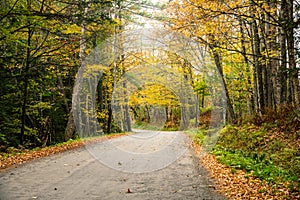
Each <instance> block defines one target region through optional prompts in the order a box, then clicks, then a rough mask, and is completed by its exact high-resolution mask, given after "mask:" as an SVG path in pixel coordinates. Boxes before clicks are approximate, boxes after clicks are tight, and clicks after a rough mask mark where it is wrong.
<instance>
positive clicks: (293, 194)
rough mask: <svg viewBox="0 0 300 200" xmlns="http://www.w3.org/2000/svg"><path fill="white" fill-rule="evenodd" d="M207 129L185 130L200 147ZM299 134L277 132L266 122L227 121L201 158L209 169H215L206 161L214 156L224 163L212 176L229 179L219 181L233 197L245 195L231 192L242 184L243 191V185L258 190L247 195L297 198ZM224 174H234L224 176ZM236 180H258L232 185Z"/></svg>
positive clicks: (299, 169) (299, 164)
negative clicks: (205, 154)
mask: <svg viewBox="0 0 300 200" xmlns="http://www.w3.org/2000/svg"><path fill="white" fill-rule="evenodd" d="M207 132H208V131H207V130H205V129H202V130H201V129H199V130H193V131H188V132H187V134H188V135H189V136H190V137H191V138H192V139H193V141H194V143H195V144H197V145H199V146H200V145H202V148H203V143H205V140H206V139H207V137H208V136H207ZM298 134H299V133H295V132H291V133H284V132H280V131H278V130H277V129H276V128H274V127H269V126H267V125H265V126H261V127H259V126H254V125H250V124H244V125H239V126H233V125H227V126H226V127H225V128H223V129H222V131H221V132H220V137H219V140H218V142H217V143H216V145H215V146H214V148H213V150H212V151H211V152H210V154H209V155H208V156H207V157H205V158H203V159H202V162H206V164H207V166H209V167H210V171H214V169H213V168H214V166H210V164H208V163H213V162H215V161H214V159H215V160H216V161H218V162H219V163H221V164H222V165H223V167H222V169H221V168H219V169H218V170H217V171H215V172H214V173H215V174H214V177H215V178H217V179H218V180H223V181H228V180H231V181H232V183H226V184H225V183H221V184H222V185H221V187H222V190H223V191H224V192H225V193H226V194H228V196H229V197H232V198H233V199H243V198H245V197H243V198H238V196H239V195H240V194H238V192H236V193H235V192H232V191H235V190H236V191H243V188H241V187H243V186H242V185H243V184H244V188H245V190H244V192H247V189H246V187H250V188H251V187H253V190H257V191H258V193H255V194H254V193H253V194H249V196H250V195H256V197H257V196H258V195H270V196H272V195H274V197H275V199H276V198H279V199H297V198H300V196H299V195H300V194H299V181H300V178H299V175H300V157H299V156H300V155H299V153H300V151H299V147H300V146H299V144H300V143H299V135H298ZM203 160H206V161H203ZM225 168H226V169H225ZM226 170H227V171H228V170H229V173H230V174H229V175H228V174H227V175H224V174H226V173H225V172H224V171H226ZM241 171H243V172H241ZM223 172H224V173H223ZM241 174H242V175H241ZM226 176H228V177H229V176H232V177H233V178H225V179H224V177H226ZM234 177H236V178H234ZM250 177H251V178H250ZM245 178H246V179H245ZM253 178H254V179H255V180H253ZM247 179H248V180H247ZM238 181H241V182H242V181H244V182H251V183H252V184H253V183H254V182H257V181H258V182H257V184H256V186H255V187H254V185H252V186H251V183H249V184H248V183H243V184H242V183H240V184H241V186H240V188H239V189H233V187H236V184H239V183H238ZM259 182H260V183H259ZM249 196H248V197H249Z"/></svg>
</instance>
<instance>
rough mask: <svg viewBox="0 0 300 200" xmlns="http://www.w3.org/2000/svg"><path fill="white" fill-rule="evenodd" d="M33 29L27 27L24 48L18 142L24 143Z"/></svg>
mask: <svg viewBox="0 0 300 200" xmlns="http://www.w3.org/2000/svg"><path fill="white" fill-rule="evenodd" d="M28 4H29V5H28V7H29V8H30V2H29V1H28ZM32 34H33V31H32V29H31V28H30V27H29V28H28V30H27V48H26V62H25V70H24V89H23V104H22V114H21V133H20V144H21V145H22V144H24V135H25V123H26V110H27V101H28V84H29V69H30V63H31V49H30V48H31V38H32Z"/></svg>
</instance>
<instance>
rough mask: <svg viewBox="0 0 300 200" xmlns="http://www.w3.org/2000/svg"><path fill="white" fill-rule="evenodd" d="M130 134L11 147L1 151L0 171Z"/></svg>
mask: <svg viewBox="0 0 300 200" xmlns="http://www.w3.org/2000/svg"><path fill="white" fill-rule="evenodd" d="M125 135H128V133H116V134H106V135H103V136H97V137H88V138H78V139H75V140H69V141H67V142H63V143H58V144H55V145H53V146H48V147H41V148H35V149H31V150H28V149H15V148H10V149H8V151H7V152H0V171H1V170H3V169H6V168H9V167H12V166H14V165H17V164H22V163H25V162H28V161H31V160H34V159H37V158H42V157H46V156H49V155H53V154H56V153H60V152H64V151H68V150H72V149H76V148H80V147H83V146H84V145H87V144H92V143H97V142H101V141H104V140H107V139H111V138H116V137H120V136H125Z"/></svg>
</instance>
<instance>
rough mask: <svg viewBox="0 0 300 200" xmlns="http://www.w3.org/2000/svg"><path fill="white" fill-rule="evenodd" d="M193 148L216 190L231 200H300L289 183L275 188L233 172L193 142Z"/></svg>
mask: <svg viewBox="0 0 300 200" xmlns="http://www.w3.org/2000/svg"><path fill="white" fill-rule="evenodd" d="M192 146H193V148H194V150H195V153H196V155H197V157H198V158H199V160H200V163H201V164H202V165H203V166H204V167H205V168H206V169H207V170H208V171H209V174H210V177H211V178H212V179H213V180H214V182H215V185H216V189H217V190H218V191H219V192H220V193H222V194H223V195H224V196H226V197H227V198H229V199H234V200H245V199H254V200H260V199H267V200H284V199H290V200H296V199H300V196H299V193H298V194H297V193H296V194H295V193H290V191H289V189H288V183H282V184H281V185H276V186H274V185H270V184H268V183H267V182H266V181H264V180H260V179H259V178H256V177H254V176H253V175H252V174H246V172H244V171H243V170H239V169H234V171H233V170H232V168H230V167H227V166H225V165H223V164H221V163H219V162H218V161H217V159H216V156H214V155H211V154H204V153H203V151H202V149H201V146H200V145H199V144H196V143H194V142H193V144H192Z"/></svg>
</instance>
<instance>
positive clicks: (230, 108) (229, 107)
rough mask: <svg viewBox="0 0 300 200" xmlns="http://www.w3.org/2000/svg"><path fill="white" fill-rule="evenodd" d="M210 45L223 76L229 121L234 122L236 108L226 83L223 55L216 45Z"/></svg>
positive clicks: (222, 82) (220, 73)
mask: <svg viewBox="0 0 300 200" xmlns="http://www.w3.org/2000/svg"><path fill="white" fill-rule="evenodd" d="M209 47H210V49H211V51H212V54H213V58H214V62H215V65H216V67H217V70H218V72H219V76H220V78H221V84H222V86H223V89H224V95H225V98H226V105H227V111H228V117H229V121H231V122H232V121H234V120H235V113H234V109H233V106H232V103H231V99H230V97H229V92H228V89H227V84H226V82H225V79H224V74H223V67H222V63H221V57H220V54H219V53H218V52H217V51H216V49H215V47H214V45H209Z"/></svg>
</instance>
